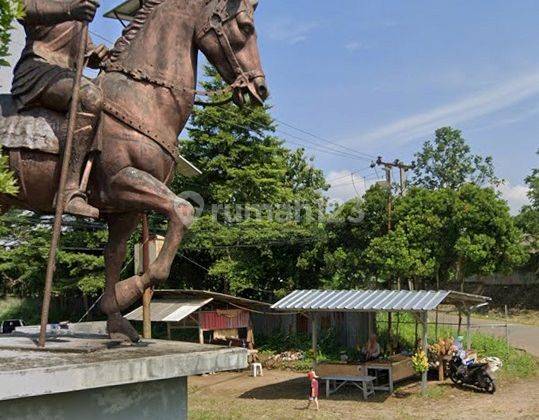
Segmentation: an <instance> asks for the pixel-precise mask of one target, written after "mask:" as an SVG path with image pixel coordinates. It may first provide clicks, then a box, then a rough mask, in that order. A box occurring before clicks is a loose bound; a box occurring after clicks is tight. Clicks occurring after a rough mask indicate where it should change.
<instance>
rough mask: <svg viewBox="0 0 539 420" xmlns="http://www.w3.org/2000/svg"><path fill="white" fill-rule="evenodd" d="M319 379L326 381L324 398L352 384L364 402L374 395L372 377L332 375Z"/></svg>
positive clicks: (373, 378)
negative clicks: (360, 392)
mask: <svg viewBox="0 0 539 420" xmlns="http://www.w3.org/2000/svg"><path fill="white" fill-rule="evenodd" d="M320 379H321V380H323V381H326V397H329V396H330V395H331V394H334V393H335V392H337V391H338V390H339V389H340V388H341V387H343V386H344V385H346V384H352V385H354V386H356V387H357V388H359V389H361V391H362V393H363V399H364V400H366V399H367V398H368V397H369V395H373V394H374V383H373V381H374V380H375V379H376V377H374V376H351V375H332V376H324V377H322V378H320ZM332 385H333V388H332Z"/></svg>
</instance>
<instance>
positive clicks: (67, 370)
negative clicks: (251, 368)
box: [0, 337, 247, 420]
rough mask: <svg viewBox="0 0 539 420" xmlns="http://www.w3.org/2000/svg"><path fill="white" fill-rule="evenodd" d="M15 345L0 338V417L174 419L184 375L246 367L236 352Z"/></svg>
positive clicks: (182, 412) (151, 345)
mask: <svg viewBox="0 0 539 420" xmlns="http://www.w3.org/2000/svg"><path fill="white" fill-rule="evenodd" d="M20 340H21V338H20V337H7V338H0V366H1V369H0V418H9V419H32V420H35V419H42V418H43V419H49V418H54V419H72V418H76V419H77V420H82V419H86V418H88V419H90V418H91V419H96V418H106V419H124V418H129V419H137V418H155V419H157V418H159V419H181V418H185V417H186V416H187V377H188V376H191V375H198V374H202V373H207V372H220V371H225V370H235V369H243V368H246V367H247V350H246V349H241V348H229V347H218V346H211V345H200V344H194V343H182V342H176V341H160V340H147V341H145V342H143V343H142V344H141V345H136V346H130V347H123V346H122V347H110V348H107V345H103V344H102V343H101V344H100V343H99V340H95V339H94V341H93V344H92V346H94V347H95V346H100V345H101V349H100V350H97V351H92V352H65V351H46V352H43V351H35V349H30V348H19V349H16V346H17V344H18V343H19V342H20ZM26 340H30V338H26ZM65 340H67V339H65ZM69 340H71V341H70V346H77V345H79V346H80V347H85V346H87V345H88V342H87V341H84V342H83V341H81V342H80V343H78V344H77V340H88V339H77V338H70V339H69ZM96 341H97V342H96ZM102 342H105V343H106V342H109V340H102ZM60 347H61V346H60ZM8 348H9V349H8ZM148 410H149V411H148ZM143 413H151V414H150V415H148V416H146V415H144V414H143Z"/></svg>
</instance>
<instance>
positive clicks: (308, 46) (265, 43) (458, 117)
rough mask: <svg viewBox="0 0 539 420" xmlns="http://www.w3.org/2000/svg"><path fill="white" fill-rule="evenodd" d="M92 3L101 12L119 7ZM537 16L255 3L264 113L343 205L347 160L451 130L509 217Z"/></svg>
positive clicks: (527, 159) (405, 150) (518, 11)
mask: <svg viewBox="0 0 539 420" xmlns="http://www.w3.org/2000/svg"><path fill="white" fill-rule="evenodd" d="M102 3H104V4H105V5H104V6H102V8H101V11H102V12H104V11H105V10H108V9H110V8H111V7H112V6H113V5H115V4H118V3H119V1H111V0H106V1H104V2H102ZM537 16H539V2H538V1H536V0H519V1H516V2H508V1H499V0H482V1H478V0H468V1H457V0H452V1H444V2H442V1H432V0H431V1H417V0H407V1H380V0H377V1H374V0H373V1H368V2H367V1H358V0H355V1H351V0H339V1H335V2H328V1H312V0H311V1H308V0H294V1H284V0H260V6H259V9H258V11H257V17H256V18H257V28H258V32H259V37H260V48H261V54H262V60H263V63H264V67H265V71H266V74H267V77H268V82H269V85H270V89H271V92H272V96H271V103H272V104H273V106H274V108H273V115H274V116H275V117H276V118H277V119H278V120H280V121H283V122H285V123H288V124H291V125H293V126H294V127H298V128H301V129H303V130H305V131H308V132H309V133H312V134H314V135H315V136H317V137H318V138H315V137H313V136H310V135H308V134H305V133H302V132H299V131H296V130H294V129H293V128H290V127H287V126H284V125H281V127H280V129H281V132H280V133H279V134H280V136H281V137H283V138H285V139H287V140H289V145H290V147H293V148H295V147H299V145H300V144H302V145H304V146H305V147H306V148H307V150H308V151H309V153H310V154H312V155H314V156H315V163H316V165H317V166H318V167H320V168H322V169H323V170H324V171H325V172H326V174H327V176H328V179H330V180H331V179H335V182H334V185H335V187H334V188H333V189H332V190H331V191H330V194H331V195H332V196H333V197H335V198H340V199H345V198H350V197H352V196H353V195H354V194H356V193H357V192H356V190H357V191H359V193H361V190H362V189H364V187H365V185H368V184H369V182H373V180H374V178H375V174H374V172H373V171H372V170H371V169H364V168H366V167H368V165H369V163H370V162H369V161H368V159H361V158H359V157H357V155H358V154H368V155H373V156H377V155H382V156H384V158H386V159H388V160H393V159H395V158H400V159H402V160H405V161H407V160H411V159H412V155H413V153H414V152H415V151H417V150H418V149H419V148H420V146H421V144H422V142H423V141H424V140H426V139H428V138H430V137H432V133H433V131H434V129H435V128H437V127H440V126H443V125H451V126H453V127H456V128H459V129H461V130H462V131H463V134H464V137H465V138H466V139H467V140H468V142H469V143H470V144H471V145H472V148H473V151H474V152H476V153H480V154H489V155H492V156H493V158H494V163H495V166H496V170H497V174H498V176H499V177H502V178H504V179H506V180H507V183H506V185H505V186H503V187H502V189H501V190H502V193H503V195H504V196H505V197H506V198H507V199H508V200H509V202H510V204H511V205H512V207H513V211H515V210H516V209H517V208H519V207H520V206H521V205H522V204H523V203H525V201H526V199H525V193H526V189H525V187H524V182H523V178H524V177H525V176H526V175H527V174H529V173H530V171H531V168H532V167H537V164H538V160H539V159H538V156H537V155H535V151H536V150H537V149H538V148H539V141H538V133H539V42H538V40H539V25H538V24H537ZM92 30H93V31H94V32H96V33H99V34H102V35H103V36H104V37H105V38H107V39H115V38H116V37H117V36H118V35H119V33H120V30H121V26H120V25H119V24H118V23H117V22H115V21H111V20H108V19H103V18H101V17H100V18H97V19H96V21H95V22H94V23H93V24H92ZM16 38H18V39H16V40H15V42H16V43H17V42H19V43H20V42H22V41H20V35H18V36H16ZM94 41H99V40H98V39H95V37H94ZM14 48H15V49H17V45H14ZM0 81H4V77H3V76H2V75H1V74H0ZM2 84H3V83H2ZM283 132H285V133H286V134H284V133H283ZM320 138H323V139H325V140H330V141H331V142H334V143H338V144H339V145H342V146H344V147H346V149H344V148H341V147H339V146H336V145H330V144H328V143H325V142H324V141H322V140H320ZM313 142H314V143H319V144H321V145H322V146H317V147H314V146H312V143H313ZM328 148H331V150H329V149H328ZM350 149H352V150H355V151H356V152H355V155H356V156H354V157H353V156H350V154H354V152H352V151H351V150H350ZM335 150H339V151H340V153H328V152H331V151H335ZM355 171H359V172H358V173H356V174H355V177H354V179H352V178H351V176H350V173H351V172H355ZM362 176H365V177H367V180H366V181H363V180H362V179H361V177H362ZM352 181H354V183H352ZM354 184H355V185H354Z"/></svg>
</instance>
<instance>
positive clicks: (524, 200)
mask: <svg viewBox="0 0 539 420" xmlns="http://www.w3.org/2000/svg"><path fill="white" fill-rule="evenodd" d="M498 191H499V192H500V193H501V195H502V197H503V198H504V199H505V200H506V201H507V204H509V208H510V210H511V214H513V215H515V214H518V212H519V211H520V209H521V208H522V206H525V205H526V204H529V203H530V201H529V199H528V196H527V194H528V187H527V186H526V185H511V183H508V182H505V183H504V184H502V185H500V186H499V187H498Z"/></svg>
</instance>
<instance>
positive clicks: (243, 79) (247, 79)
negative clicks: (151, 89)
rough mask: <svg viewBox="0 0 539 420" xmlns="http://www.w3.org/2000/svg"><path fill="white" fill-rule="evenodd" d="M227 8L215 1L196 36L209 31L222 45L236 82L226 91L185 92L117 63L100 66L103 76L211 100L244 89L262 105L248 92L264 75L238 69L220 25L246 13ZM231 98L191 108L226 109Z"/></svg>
mask: <svg viewBox="0 0 539 420" xmlns="http://www.w3.org/2000/svg"><path fill="white" fill-rule="evenodd" d="M207 1H208V3H209V2H210V1H211V0H207ZM241 1H242V2H243V3H244V4H246V2H247V1H248V0H241ZM227 4H228V0H218V3H217V5H216V7H215V10H214V12H213V14H212V17H211V18H210V19H209V21H208V22H207V23H206V24H205V25H204V26H203V27H202V28H201V29H200V30H199V31H198V32H197V34H196V38H197V39H200V38H202V37H204V36H205V35H207V34H208V33H209V32H211V31H214V32H215V34H216V36H217V39H218V40H219V44H220V45H221V48H222V49H223V51H224V55H225V58H226V59H227V61H228V63H229V65H230V67H231V68H232V70H233V72H234V75H235V76H236V79H235V80H234V82H233V83H232V84H231V85H229V86H227V87H226V88H224V89H215V90H198V89H194V88H187V87H185V86H180V85H178V84H176V83H174V82H171V81H168V80H165V79H162V78H159V77H155V76H152V75H150V74H148V73H146V72H144V71H143V70H140V69H131V68H128V67H126V66H123V65H120V64H117V63H111V62H110V61H108V62H106V63H104V64H103V65H102V66H101V69H102V70H104V71H106V72H118V73H123V74H125V75H126V76H128V77H130V78H131V79H133V80H135V81H139V82H146V83H149V84H151V85H154V86H159V87H163V88H166V89H169V90H170V91H172V92H180V93H189V94H191V95H194V96H205V97H212V96H215V95H225V94H227V93H232V92H233V91H234V89H247V90H248V91H249V92H250V93H251V94H252V95H253V96H254V97H255V98H256V99H257V100H258V101H260V103H262V102H264V101H263V100H262V99H261V98H260V96H259V94H258V92H256V90H255V89H252V88H251V81H253V80H255V79H257V78H259V77H265V75H264V73H261V72H258V71H256V70H252V71H248V72H246V71H244V70H243V69H242V68H241V65H240V63H239V61H238V59H237V57H236V54H235V53H234V49H233V48H232V45H231V44H230V40H229V39H228V36H227V35H226V33H225V32H224V30H223V25H224V24H225V23H227V22H228V21H230V20H232V19H235V18H236V16H237V15H238V14H239V13H243V12H244V11H245V10H240V11H239V12H238V13H237V14H234V15H230V14H229V13H228V11H227V10H226V8H227ZM232 98H233V95H230V96H229V97H228V98H226V99H224V100H221V101H215V102H204V101H197V100H195V102H194V104H195V105H198V106H220V105H225V104H227V103H229V102H231V101H232Z"/></svg>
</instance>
